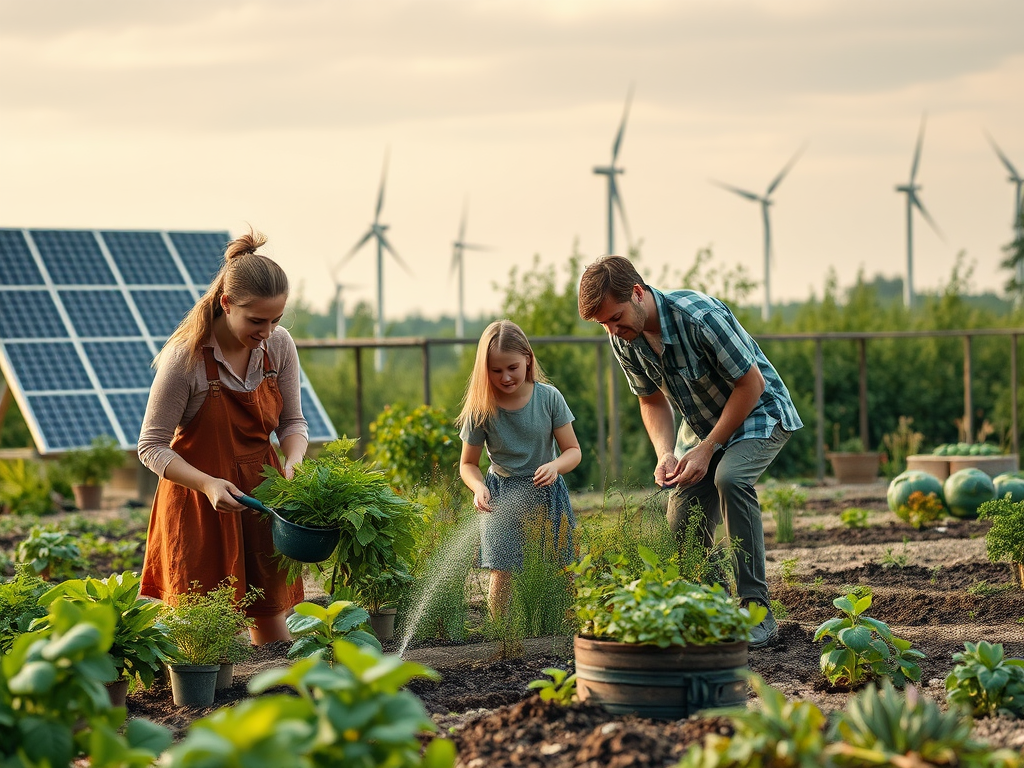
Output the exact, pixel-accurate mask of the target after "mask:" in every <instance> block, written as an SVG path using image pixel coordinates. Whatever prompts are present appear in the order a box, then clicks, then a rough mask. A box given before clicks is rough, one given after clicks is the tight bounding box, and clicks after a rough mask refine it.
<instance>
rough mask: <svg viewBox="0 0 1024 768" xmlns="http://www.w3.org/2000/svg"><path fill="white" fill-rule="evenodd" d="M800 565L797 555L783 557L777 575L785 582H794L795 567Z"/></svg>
mask: <svg viewBox="0 0 1024 768" xmlns="http://www.w3.org/2000/svg"><path fill="white" fill-rule="evenodd" d="M799 565H800V558H799V557H784V558H782V560H781V561H780V563H779V575H780V576H781V577H782V581H783V582H784V583H786V584H795V583H796V569H797V567H798V566H799Z"/></svg>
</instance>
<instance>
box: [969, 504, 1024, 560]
mask: <svg viewBox="0 0 1024 768" xmlns="http://www.w3.org/2000/svg"><path fill="white" fill-rule="evenodd" d="M978 518H979V519H981V520H991V521H992V526H991V527H990V528H989V529H988V533H986V534H985V550H986V552H987V554H988V559H989V560H991V561H992V562H993V563H995V562H999V561H1000V560H1009V561H1010V562H1012V563H1024V501H1010V500H1009V499H1006V498H1002V499H993V500H992V501H986V502H985V503H984V504H982V505H981V506H980V507H978Z"/></svg>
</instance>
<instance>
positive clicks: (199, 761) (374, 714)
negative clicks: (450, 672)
mask: <svg viewBox="0 0 1024 768" xmlns="http://www.w3.org/2000/svg"><path fill="white" fill-rule="evenodd" d="M333 660H334V664H333V666H331V665H329V664H328V663H327V662H326V661H324V660H322V659H314V658H307V659H301V660H299V661H296V662H295V663H294V664H293V665H292V666H291V667H290V668H287V669H271V670H268V671H266V672H262V673H260V674H259V675H257V676H256V677H255V678H253V679H252V681H251V682H250V683H249V692H250V693H251V694H253V696H255V697H256V698H251V699H247V700H245V701H243V702H242V703H241V704H238V705H237V706H234V707H225V708H223V709H219V710H217V711H216V712H214V713H213V714H212V715H208V716H207V717H204V718H202V719H200V720H197V721H196V722H195V723H194V724H193V727H192V728H191V729H190V730H189V732H188V734H187V736H186V737H185V739H184V740H183V741H181V742H180V743H179V744H176V745H175V746H173V747H171V749H169V750H168V751H167V753H166V755H165V756H164V759H163V761H162V762H161V765H162V766H164V768H200V767H201V766H212V765H224V766H229V765H234V766H278V765H290V766H303V767H304V768H313V767H314V766H324V767H326V766H347V767H348V768H377V766H394V768H417V767H418V766H423V767H424V768H451V766H453V765H454V763H455V757H456V753H455V744H454V743H453V742H452V741H449V740H447V739H439V738H433V739H430V740H429V743H427V745H426V747H425V748H424V747H423V745H422V743H421V740H420V739H421V735H422V734H424V733H435V732H436V731H437V726H436V725H435V724H434V722H433V721H432V720H431V719H430V717H429V715H428V714H427V712H426V710H425V709H424V707H423V703H422V702H421V701H420V700H419V699H417V698H416V696H414V695H413V694H412V693H411V692H409V691H407V690H403V689H404V687H405V685H406V684H407V683H408V682H409V681H410V680H413V679H416V678H422V679H427V680H438V679H440V676H439V675H438V674H437V673H436V672H434V671H433V670H431V669H428V668H427V667H424V666H422V665H420V664H415V663H412V662H408V661H403V660H402V659H401V658H399V657H398V656H382V655H381V653H380V652H379V651H378V650H376V649H374V648H369V647H366V646H364V647H357V646H355V645H353V644H351V643H348V642H345V641H344V640H339V641H337V642H336V643H335V644H334V646H333ZM281 685H287V686H290V687H292V688H294V689H295V691H296V693H297V694H298V695H297V696H296V695H289V694H267V693H266V692H267V691H268V690H270V689H271V688H274V687H276V686H281ZM260 694H265V695H260ZM424 740H425V741H426V739H424Z"/></svg>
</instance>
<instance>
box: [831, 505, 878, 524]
mask: <svg viewBox="0 0 1024 768" xmlns="http://www.w3.org/2000/svg"><path fill="white" fill-rule="evenodd" d="M870 514H871V512H869V511H868V510H866V509H863V508H861V507H847V508H846V509H844V510H843V511H842V512H840V513H839V522H841V523H842V524H843V525H845V526H846V527H847V528H867V527H868V516H869V515H870Z"/></svg>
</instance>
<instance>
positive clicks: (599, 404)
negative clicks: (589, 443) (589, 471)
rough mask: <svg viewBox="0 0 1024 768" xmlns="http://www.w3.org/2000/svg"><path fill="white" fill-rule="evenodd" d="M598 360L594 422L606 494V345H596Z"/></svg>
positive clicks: (602, 487)
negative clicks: (595, 423)
mask: <svg viewBox="0 0 1024 768" xmlns="http://www.w3.org/2000/svg"><path fill="white" fill-rule="evenodd" d="M594 349H595V350H596V354H597V360H596V362H595V364H594V369H595V373H596V379H597V384H596V389H595V392H594V416H595V418H594V421H596V422H597V463H598V465H599V466H600V467H601V492H602V493H604V491H605V488H606V487H607V482H608V446H607V445H606V444H605V441H606V440H607V439H608V437H607V433H606V431H605V418H607V415H606V414H605V410H604V408H605V406H604V345H603V344H595V345H594Z"/></svg>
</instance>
